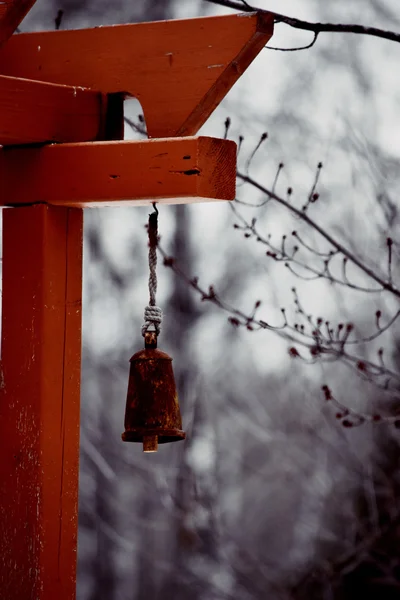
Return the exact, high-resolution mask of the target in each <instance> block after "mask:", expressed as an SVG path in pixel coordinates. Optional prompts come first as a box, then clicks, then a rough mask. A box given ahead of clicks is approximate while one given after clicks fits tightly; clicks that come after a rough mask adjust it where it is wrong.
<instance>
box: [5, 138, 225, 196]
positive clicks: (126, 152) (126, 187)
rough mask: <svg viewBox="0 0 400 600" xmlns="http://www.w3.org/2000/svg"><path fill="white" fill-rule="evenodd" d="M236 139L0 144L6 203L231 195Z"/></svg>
mask: <svg viewBox="0 0 400 600" xmlns="http://www.w3.org/2000/svg"><path fill="white" fill-rule="evenodd" d="M235 181H236V144H235V142H232V141H230V140H221V139H217V138H211V137H185V138H169V139H161V140H144V141H123V142H92V143H82V144H51V145H47V146H43V147H40V148H14V147H8V148H7V147H5V148H3V149H2V150H1V151H0V205H1V206H19V205H24V204H25V205H26V204H34V203H39V202H44V203H48V204H55V205H62V206H69V207H88V206H99V205H102V206H104V205H112V206H118V205H120V206H122V205H124V206H126V205H129V204H133V205H140V204H148V203H150V202H162V203H165V204H179V203H183V202H185V203H189V202H198V201H201V202H204V201H206V200H233V199H234V197H235Z"/></svg>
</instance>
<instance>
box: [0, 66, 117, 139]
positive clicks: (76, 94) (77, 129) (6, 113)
mask: <svg viewBox="0 0 400 600" xmlns="http://www.w3.org/2000/svg"><path fill="white" fill-rule="evenodd" d="M108 99H109V96H108V95H107V94H102V93H100V92H95V91H92V90H88V89H84V88H80V87H72V86H65V85H57V84H54V83H43V82H41V81H32V80H30V79H21V78H17V77H7V76H4V75H0V144H2V145H8V144H31V143H38V142H85V141H91V140H100V139H106V136H107V131H108V129H109V127H108V124H109V122H110V120H111V119H112V118H116V115H115V114H112V115H111V114H110V112H114V111H109V110H108V106H109V102H108ZM117 115H118V117H119V119H120V122H121V127H122V119H123V114H122V99H121V100H120V110H119V111H117Z"/></svg>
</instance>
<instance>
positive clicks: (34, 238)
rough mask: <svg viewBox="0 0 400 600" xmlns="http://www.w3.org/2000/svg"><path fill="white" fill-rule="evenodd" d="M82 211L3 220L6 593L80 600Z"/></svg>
mask: <svg viewBox="0 0 400 600" xmlns="http://www.w3.org/2000/svg"><path fill="white" fill-rule="evenodd" d="M81 281H82V211H81V210H80V209H68V208H61V207H49V206H45V205H37V206H31V207H19V208H15V209H10V210H6V211H4V224H3V313H2V314H3V317H2V373H1V375H2V377H1V385H0V454H1V461H0V589H1V597H2V598H5V599H6V598H7V599H10V600H11V599H13V600H14V599H15V600H27V599H33V598H34V599H35V600H55V599H56V598H57V600H73V599H74V598H75V571H76V543H77V497H78V460H79V389H80V356H81Z"/></svg>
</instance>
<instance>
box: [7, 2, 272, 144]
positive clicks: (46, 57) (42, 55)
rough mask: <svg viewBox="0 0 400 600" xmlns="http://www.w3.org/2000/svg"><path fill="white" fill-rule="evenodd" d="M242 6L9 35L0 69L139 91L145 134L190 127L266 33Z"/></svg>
mask: <svg viewBox="0 0 400 600" xmlns="http://www.w3.org/2000/svg"><path fill="white" fill-rule="evenodd" d="M273 21H274V19H273V15H269V14H266V13H245V14H235V15H228V16H218V17H202V18H198V19H183V20H174V21H159V22H156V23H138V24H134V25H115V26H112V27H99V28H96V29H82V30H72V31H49V32H42V33H27V34H20V35H16V36H13V37H12V38H11V39H10V40H9V41H8V43H7V44H5V46H4V47H3V48H1V49H0V73H3V74H4V75H10V76H15V77H26V78H28V79H38V80H41V81H50V82H53V83H61V84H67V85H75V86H83V87H88V88H92V89H96V90H99V91H101V92H104V93H110V92H123V93H125V94H126V95H130V96H134V97H136V98H138V100H139V101H140V102H141V105H142V107H143V111H144V116H145V119H146V124H147V130H148V133H149V135H150V136H151V137H170V136H179V135H181V136H182V135H194V134H195V133H196V132H197V131H198V129H199V128H200V127H201V125H202V124H203V123H204V122H205V121H206V120H207V118H208V117H209V115H210V114H211V113H212V111H213V110H214V109H215V108H216V106H218V104H219V103H220V102H221V100H222V99H223V98H224V97H225V95H226V94H227V92H228V91H229V90H230V88H231V87H232V86H233V84H234V83H235V82H236V81H237V80H238V79H239V77H240V76H241V75H242V73H243V72H244V71H245V70H246V69H247V67H248V66H249V64H250V63H251V62H252V60H253V59H254V58H255V57H256V56H257V54H258V53H259V52H260V50H261V49H262V48H263V47H264V46H265V44H266V43H267V42H268V40H269V39H270V37H271V36H272V33H273Z"/></svg>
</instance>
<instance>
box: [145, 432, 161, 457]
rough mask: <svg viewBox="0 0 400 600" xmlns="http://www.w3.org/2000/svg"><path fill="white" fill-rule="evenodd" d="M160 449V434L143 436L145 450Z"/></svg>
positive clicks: (154, 450) (153, 450)
mask: <svg viewBox="0 0 400 600" xmlns="http://www.w3.org/2000/svg"><path fill="white" fill-rule="evenodd" d="M157 450H158V435H144V436H143V452H149V453H150V452H157Z"/></svg>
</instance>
